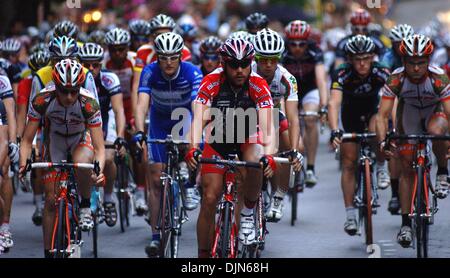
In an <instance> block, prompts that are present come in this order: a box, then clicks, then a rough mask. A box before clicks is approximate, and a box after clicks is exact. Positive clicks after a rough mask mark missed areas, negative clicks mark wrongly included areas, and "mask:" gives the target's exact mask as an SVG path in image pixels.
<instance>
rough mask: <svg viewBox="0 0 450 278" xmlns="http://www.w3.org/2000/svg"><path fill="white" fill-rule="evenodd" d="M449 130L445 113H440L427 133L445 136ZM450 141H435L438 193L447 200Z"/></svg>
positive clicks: (433, 117) (433, 116)
mask: <svg viewBox="0 0 450 278" xmlns="http://www.w3.org/2000/svg"><path fill="white" fill-rule="evenodd" d="M447 130H448V120H447V117H446V116H445V114H444V113H442V112H438V113H435V114H433V115H432V116H431V117H430V120H429V121H428V125H427V131H428V133H430V134H433V135H445V134H446V132H447ZM448 147H449V143H448V141H434V142H433V153H434V155H435V156H436V160H437V165H438V171H437V175H436V191H437V196H438V197H440V198H445V197H447V195H448V188H449V184H448V181H447V177H448V168H447V158H446V154H447V149H448Z"/></svg>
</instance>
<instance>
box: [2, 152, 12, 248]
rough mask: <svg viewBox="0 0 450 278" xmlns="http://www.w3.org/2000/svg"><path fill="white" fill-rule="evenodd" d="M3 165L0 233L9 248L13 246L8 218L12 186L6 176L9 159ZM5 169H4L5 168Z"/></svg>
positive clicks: (9, 216) (10, 180)
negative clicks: (5, 238)
mask: <svg viewBox="0 0 450 278" xmlns="http://www.w3.org/2000/svg"><path fill="white" fill-rule="evenodd" d="M5 162H6V163H5V165H4V166H3V172H4V173H5V175H4V176H3V181H2V186H1V191H0V195H1V197H2V199H3V213H2V219H0V233H1V234H2V235H3V237H7V239H8V240H7V241H8V242H7V247H8V248H10V247H12V246H13V240H12V234H11V231H10V225H9V223H10V218H11V207H12V201H13V195H14V191H13V184H12V179H11V178H10V177H9V176H8V171H9V170H8V167H9V163H10V162H9V158H7V159H6V161H5ZM5 167H6V168H5Z"/></svg>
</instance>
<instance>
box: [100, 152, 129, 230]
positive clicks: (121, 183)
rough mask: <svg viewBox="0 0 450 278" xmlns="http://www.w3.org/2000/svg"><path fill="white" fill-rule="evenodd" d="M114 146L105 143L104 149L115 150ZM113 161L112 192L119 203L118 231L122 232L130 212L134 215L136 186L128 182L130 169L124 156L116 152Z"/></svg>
mask: <svg viewBox="0 0 450 278" xmlns="http://www.w3.org/2000/svg"><path fill="white" fill-rule="evenodd" d="M125 147H126V146H125ZM116 148H117V147H116V145H114V144H109V145H105V149H114V150H115V149H116ZM127 150H128V148H127ZM114 163H115V164H116V166H117V174H116V181H115V183H114V192H115V193H116V194H117V201H118V204H119V222H120V231H121V232H122V233H124V232H125V227H129V226H130V212H131V214H132V215H134V211H135V206H134V197H133V196H134V195H133V194H134V192H135V191H136V187H134V186H132V184H134V183H132V182H129V178H132V174H131V170H130V168H129V166H128V164H127V163H126V160H125V158H122V157H120V155H119V153H118V152H116V154H115V156H114ZM130 200H131V202H130Z"/></svg>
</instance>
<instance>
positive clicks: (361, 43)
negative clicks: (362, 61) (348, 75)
mask: <svg viewBox="0 0 450 278" xmlns="http://www.w3.org/2000/svg"><path fill="white" fill-rule="evenodd" d="M374 50H375V44H374V43H373V41H372V39H371V38H369V37H367V36H364V35H356V36H353V37H351V38H350V39H349V40H348V41H347V43H346V44H345V52H346V53H347V54H350V55H355V54H364V53H372V52H373V51H374Z"/></svg>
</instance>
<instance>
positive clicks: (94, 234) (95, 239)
mask: <svg viewBox="0 0 450 278" xmlns="http://www.w3.org/2000/svg"><path fill="white" fill-rule="evenodd" d="M93 218H94V228H93V229H92V245H93V246H92V250H93V254H94V258H98V217H97V212H95V213H93Z"/></svg>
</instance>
